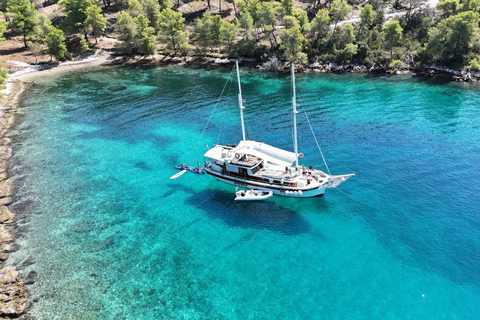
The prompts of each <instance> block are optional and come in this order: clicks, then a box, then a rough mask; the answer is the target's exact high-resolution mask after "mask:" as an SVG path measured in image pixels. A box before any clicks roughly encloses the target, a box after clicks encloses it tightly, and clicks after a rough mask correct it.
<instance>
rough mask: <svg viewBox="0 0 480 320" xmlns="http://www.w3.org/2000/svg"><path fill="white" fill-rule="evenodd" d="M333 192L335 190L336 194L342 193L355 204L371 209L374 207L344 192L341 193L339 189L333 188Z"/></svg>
mask: <svg viewBox="0 0 480 320" xmlns="http://www.w3.org/2000/svg"><path fill="white" fill-rule="evenodd" d="M333 190H335V191H337V192H340V193H343V194H344V195H346V196H347V197H349V198H350V199H352V200H354V201H356V202H358V203H361V204H363V205H366V206H368V207H371V208H375V207H374V206H372V205H371V204H370V203H367V202H364V201H361V200H358V199H356V198H354V197H352V196H351V195H349V194H348V193H346V192H344V191H342V190H340V189H337V188H333Z"/></svg>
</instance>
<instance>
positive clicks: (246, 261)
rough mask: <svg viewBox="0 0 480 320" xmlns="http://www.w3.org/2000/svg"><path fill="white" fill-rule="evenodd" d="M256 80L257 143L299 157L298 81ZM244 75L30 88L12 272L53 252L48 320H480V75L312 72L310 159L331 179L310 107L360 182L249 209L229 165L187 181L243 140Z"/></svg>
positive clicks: (113, 75)
mask: <svg viewBox="0 0 480 320" xmlns="http://www.w3.org/2000/svg"><path fill="white" fill-rule="evenodd" d="M241 74H242V82H243V95H244V99H245V106H246V109H245V122H246V127H247V138H248V139H252V140H257V141H264V142H266V143H269V144H272V145H274V146H277V147H280V148H285V149H288V150H292V128H291V111H290V77H289V75H288V74H281V73H278V74H277V73H262V72H258V71H245V70H242V73H241ZM229 78H231V79H232V80H235V74H234V73H233V74H231V70H230V67H226V68H225V69H224V70H208V69H195V68H184V67H163V68H156V69H146V68H138V67H136V68H112V69H108V68H107V69H98V70H97V71H90V72H82V71H74V72H72V73H68V74H64V75H61V76H51V77H48V78H44V79H42V80H39V81H37V84H36V85H35V86H34V87H33V88H32V89H31V90H29V91H28V92H27V93H26V95H25V99H24V101H23V102H22V105H21V106H20V108H19V109H17V114H18V116H17V124H16V127H15V128H14V130H12V131H11V132H10V134H9V137H10V138H11V139H12V140H13V143H12V145H13V150H14V155H13V157H12V159H11V161H10V168H11V173H12V175H13V177H14V179H15V181H16V190H17V196H18V201H17V202H16V203H15V204H14V205H13V206H12V207H13V208H12V209H13V210H15V211H16V212H17V213H18V217H19V221H18V226H19V228H18V231H19V239H18V240H17V241H16V243H17V244H18V245H19V247H20V249H19V250H18V251H17V252H15V253H13V254H11V256H10V258H9V260H8V263H9V264H14V263H18V264H22V263H23V262H24V261H26V260H27V259H29V258H30V257H33V258H34V263H33V264H29V263H25V264H24V268H23V269H22V274H24V275H27V274H29V273H31V272H32V271H35V272H36V274H37V276H36V278H35V283H34V284H32V285H29V291H30V295H31V297H30V300H31V301H33V302H34V304H33V307H32V308H31V310H30V312H29V315H30V316H31V317H34V318H35V319H49V320H50V319H144V320H148V319H302V320H303V319H478V317H479V314H480V88H479V87H478V86H474V85H468V84H457V83H448V82H443V81H441V80H438V79H437V80H436V79H425V78H417V77H413V76H369V75H313V74H310V75H300V74H299V75H297V92H298V97H299V105H300V106H299V109H300V111H301V112H300V114H299V140H300V147H299V151H300V152H302V153H304V154H305V158H303V159H301V163H305V164H307V165H315V166H318V168H321V169H323V170H327V169H326V168H325V166H324V165H323V161H322V158H321V155H320V153H319V151H318V149H317V146H316V144H315V140H314V138H313V136H312V133H311V131H310V128H309V125H308V122H307V121H306V118H305V113H304V112H306V113H307V114H308V117H309V119H310V122H311V124H312V127H313V131H314V132H315V134H316V136H317V138H318V140H319V143H320V146H321V148H322V151H323V153H324V155H325V158H326V161H327V164H328V167H329V169H330V172H331V173H332V174H346V173H355V174H356V175H355V176H354V177H353V178H351V179H350V180H348V181H346V182H345V183H343V184H342V185H340V186H339V187H338V188H337V189H329V190H327V192H326V194H325V196H324V197H323V198H310V199H292V198H282V197H272V198H270V199H269V200H267V201H263V202H257V203H237V202H235V201H234V200H233V199H234V197H235V196H234V192H235V188H234V187H232V186H229V185H225V184H222V183H220V182H217V181H215V180H214V179H213V178H211V177H209V176H201V175H196V174H193V173H190V172H188V173H186V174H185V175H183V176H182V177H180V178H179V179H177V180H170V179H169V177H170V176H172V175H173V174H175V173H177V172H178V171H176V170H175V169H174V168H173V167H174V166H175V165H178V164H181V163H185V164H189V165H196V163H197V162H199V163H200V164H201V165H203V154H204V152H205V151H206V148H207V145H208V146H209V147H212V146H213V145H214V144H215V143H238V142H239V140H240V139H241V129H240V119H239V112H238V106H237V96H236V95H237V88H236V82H235V81H230V82H227V80H228V79H229ZM222 90H223V94H222ZM221 95H222V98H221V99H219V97H220V96H221ZM217 102H218V104H217ZM214 109H215V112H214V113H213V116H211V115H212V112H213V110H214ZM210 117H211V118H210ZM209 119H210V121H208V120H209ZM207 123H208V126H207ZM205 128H206V130H205V131H204V129H205ZM202 132H204V134H203V135H202ZM29 261H30V262H31V261H32V259H30V260H29Z"/></svg>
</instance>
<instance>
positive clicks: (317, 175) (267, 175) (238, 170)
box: [204, 61, 354, 198]
mask: <svg viewBox="0 0 480 320" xmlns="http://www.w3.org/2000/svg"><path fill="white" fill-rule="evenodd" d="M235 67H236V71H237V81H238V104H239V108H240V121H241V126H242V140H241V141H240V142H239V143H238V144H237V145H235V144H226V145H216V146H214V147H213V148H211V149H209V150H208V151H207V152H206V153H205V154H204V158H205V163H206V165H205V169H204V170H205V172H206V173H207V174H208V175H210V176H212V177H214V178H215V179H217V180H218V181H221V182H224V183H227V184H230V185H234V186H237V187H240V188H244V189H250V190H261V191H264V192H272V193H273V195H278V196H285V197H295V198H308V197H321V196H323V195H324V193H325V190H326V189H327V188H335V187H337V186H338V185H339V184H341V183H342V182H344V181H345V180H347V179H348V178H351V177H352V176H354V174H353V173H350V174H343V175H330V174H327V173H325V172H323V171H321V170H318V169H314V168H313V167H312V166H308V167H305V166H304V165H299V162H298V158H299V156H300V157H303V154H299V153H298V142H297V119H296V118H297V114H298V111H297V101H296V100H297V99H296V92H295V72H294V64H293V63H292V64H291V69H292V114H293V140H294V141H293V152H291V151H287V150H282V149H280V148H277V147H274V146H271V145H268V144H266V143H263V142H257V141H252V140H247V139H246V136H245V123H244V120H243V110H244V109H245V107H244V106H243V98H242V87H241V82H240V71H239V68H238V61H235Z"/></svg>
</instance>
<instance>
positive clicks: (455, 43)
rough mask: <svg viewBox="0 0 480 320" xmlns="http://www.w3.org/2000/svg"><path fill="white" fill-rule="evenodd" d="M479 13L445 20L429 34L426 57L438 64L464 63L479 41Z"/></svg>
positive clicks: (462, 14) (463, 13)
mask: <svg viewBox="0 0 480 320" xmlns="http://www.w3.org/2000/svg"><path fill="white" fill-rule="evenodd" d="M478 22H479V14H478V12H473V11H465V12H461V13H459V14H456V15H453V16H450V17H448V18H447V19H443V20H442V21H440V22H439V23H438V25H437V26H436V27H433V28H431V29H430V31H429V32H428V38H429V40H428V43H427V46H426V52H425V53H426V55H427V56H428V57H429V58H430V59H431V60H433V61H436V62H447V61H453V62H454V63H459V62H462V60H463V59H464V57H465V56H466V55H467V54H468V52H469V51H470V49H471V48H472V46H473V42H474V41H475V40H477V39H478V32H479V28H478Z"/></svg>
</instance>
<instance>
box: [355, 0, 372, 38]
mask: <svg viewBox="0 0 480 320" xmlns="http://www.w3.org/2000/svg"><path fill="white" fill-rule="evenodd" d="M374 18H375V11H373V7H372V6H371V5H370V4H368V3H367V4H366V5H364V6H363V8H362V9H361V11H360V23H359V24H358V35H360V34H361V32H362V30H368V29H370V28H371V27H372V25H373V19H374Z"/></svg>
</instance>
